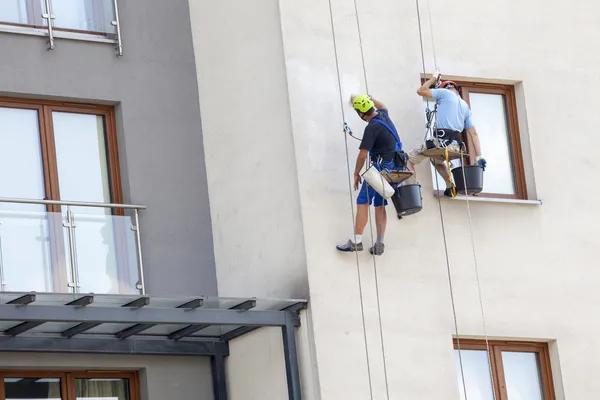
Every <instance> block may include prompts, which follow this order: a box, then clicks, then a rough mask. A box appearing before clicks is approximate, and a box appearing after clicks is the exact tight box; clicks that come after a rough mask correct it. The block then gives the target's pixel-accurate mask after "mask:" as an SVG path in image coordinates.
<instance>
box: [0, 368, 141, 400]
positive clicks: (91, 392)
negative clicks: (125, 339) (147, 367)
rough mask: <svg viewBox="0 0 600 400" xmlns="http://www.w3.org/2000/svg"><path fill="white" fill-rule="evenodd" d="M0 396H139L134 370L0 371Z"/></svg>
mask: <svg viewBox="0 0 600 400" xmlns="http://www.w3.org/2000/svg"><path fill="white" fill-rule="evenodd" d="M0 378H1V379H2V385H1V386H0V400H18V399H29V400H31V399H36V400H38V399H39V400H41V399H52V400H139V398H140V396H139V379H138V374H137V373H136V372H112V373H105V372H103V373H100V372H98V373H95V372H77V371H73V372H62V371H6V372H0Z"/></svg>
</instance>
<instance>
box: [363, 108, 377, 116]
mask: <svg viewBox="0 0 600 400" xmlns="http://www.w3.org/2000/svg"><path fill="white" fill-rule="evenodd" d="M374 112H375V107H371V108H369V109H368V110H367V112H366V113H364V114H365V115H371V114H373V113H374Z"/></svg>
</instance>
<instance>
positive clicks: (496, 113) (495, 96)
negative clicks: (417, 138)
mask: <svg viewBox="0 0 600 400" xmlns="http://www.w3.org/2000/svg"><path fill="white" fill-rule="evenodd" d="M456 83H457V84H458V86H459V87H460V94H461V97H462V98H463V100H465V101H466V102H467V104H469V107H471V112H472V115H473V122H474V123H475V127H476V128H477V132H478V134H479V142H480V144H481V152H482V154H483V156H484V157H485V159H486V160H487V162H488V166H487V168H486V170H485V174H484V178H483V185H484V186H483V192H482V193H480V194H478V196H481V197H499V198H513V199H523V200H525V199H527V186H526V181H525V168H524V165H523V154H522V150H521V138H520V133H519V123H518V117H517V105H516V100H515V88H514V86H512V85H501V84H490V83H469V82H461V81H456ZM430 101H431V99H430ZM430 108H433V105H430ZM463 140H464V142H465V143H466V144H467V151H468V152H469V151H470V148H469V147H470V146H469V142H468V140H466V135H465V134H464V132H463ZM471 157H472V159H471V161H472V162H474V159H475V157H474V155H472V156H471ZM457 165H459V164H458V163H457V162H455V163H454V164H453V166H457ZM438 181H439V182H440V186H443V180H442V178H441V177H439V176H438ZM434 185H435V179H434ZM443 189H444V188H441V190H443ZM438 190H440V188H438Z"/></svg>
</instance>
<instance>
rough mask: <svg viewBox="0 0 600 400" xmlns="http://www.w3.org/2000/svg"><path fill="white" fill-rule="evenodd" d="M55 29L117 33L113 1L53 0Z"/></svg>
mask: <svg viewBox="0 0 600 400" xmlns="http://www.w3.org/2000/svg"><path fill="white" fill-rule="evenodd" d="M51 1H52V13H53V14H54V16H55V17H56V18H55V19H54V27H56V28H65V29H75V30H80V31H93V32H101V33H115V32H116V28H115V27H114V26H113V25H112V21H113V20H114V19H115V17H114V15H115V10H114V3H113V0H51Z"/></svg>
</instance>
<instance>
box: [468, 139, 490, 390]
mask: <svg viewBox="0 0 600 400" xmlns="http://www.w3.org/2000/svg"><path fill="white" fill-rule="evenodd" d="M463 155H464V151H463V148H461V152H460V163H461V168H462V173H463V185H464V190H465V199H466V201H467V214H468V216H469V233H470V235H471V248H472V249H473V262H474V264H475V278H476V280H477V294H478V296H479V308H480V310H481V320H482V322H483V335H484V337H485V347H486V350H487V353H488V367H489V369H490V377H491V379H492V393H493V396H494V400H496V383H495V382H494V373H493V370H492V359H491V354H490V342H489V340H488V333H487V324H486V322H485V313H484V312H483V295H482V292H481V284H480V282H479V266H478V263H477V252H476V251H475V235H473V224H472V219H471V205H470V204H469V196H468V195H467V176H466V174H465V162H464V158H463Z"/></svg>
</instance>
